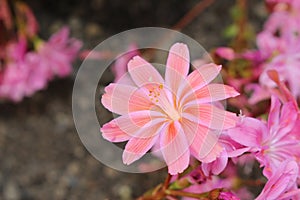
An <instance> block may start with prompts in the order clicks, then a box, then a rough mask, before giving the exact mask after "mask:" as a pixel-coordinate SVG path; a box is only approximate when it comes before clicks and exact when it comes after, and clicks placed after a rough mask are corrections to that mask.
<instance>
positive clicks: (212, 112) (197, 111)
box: [183, 104, 238, 130]
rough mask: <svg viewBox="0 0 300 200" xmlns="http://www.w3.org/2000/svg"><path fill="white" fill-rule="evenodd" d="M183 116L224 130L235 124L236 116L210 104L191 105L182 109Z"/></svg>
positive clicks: (212, 127) (209, 126)
mask: <svg viewBox="0 0 300 200" xmlns="http://www.w3.org/2000/svg"><path fill="white" fill-rule="evenodd" d="M183 117H185V118H187V119H189V120H191V121H193V122H195V123H197V124H201V125H203V126H206V127H208V128H211V129H217V130H224V129H228V128H232V127H234V126H235V125H236V122H237V120H238V117H237V116H236V114H235V113H231V112H228V111H225V110H222V109H219V108H217V107H216V106H213V105H211V104H200V105H193V106H190V107H188V108H185V109H184V113H183Z"/></svg>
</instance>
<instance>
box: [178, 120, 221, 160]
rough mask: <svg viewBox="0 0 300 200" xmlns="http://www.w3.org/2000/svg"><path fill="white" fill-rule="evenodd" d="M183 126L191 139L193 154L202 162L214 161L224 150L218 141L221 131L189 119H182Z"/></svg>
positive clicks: (190, 144)
mask: <svg viewBox="0 0 300 200" xmlns="http://www.w3.org/2000/svg"><path fill="white" fill-rule="evenodd" d="M181 124H182V127H183V129H184V132H185V133H186V135H188V136H189V137H188V139H189V142H188V143H189V148H190V152H191V154H192V155H193V156H194V157H195V158H197V159H198V160H199V161H201V162H212V161H214V160H215V159H216V158H217V156H218V155H219V154H220V153H221V152H222V150H223V148H222V147H221V146H220V145H219V143H218V136H219V134H220V132H215V131H212V130H211V129H209V128H207V127H204V126H202V125H199V124H197V123H195V122H192V121H190V120H189V119H186V118H183V119H182V123H181Z"/></svg>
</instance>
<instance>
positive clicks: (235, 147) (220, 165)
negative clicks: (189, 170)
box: [201, 134, 249, 176]
mask: <svg viewBox="0 0 300 200" xmlns="http://www.w3.org/2000/svg"><path fill="white" fill-rule="evenodd" d="M219 143H220V145H221V146H222V147H223V151H222V152H221V154H220V156H219V157H218V158H217V159H216V160H215V161H213V162H210V163H202V165H201V166H202V170H203V172H204V174H205V175H206V176H210V175H211V174H214V175H219V174H220V173H221V172H222V171H223V170H224V169H225V168H226V166H227V163H228V159H229V158H236V157H238V156H240V155H242V154H243V153H245V152H246V151H248V150H249V148H247V147H243V146H242V145H240V144H238V143H236V142H235V141H233V140H232V139H231V138H230V137H228V136H227V135H226V134H223V135H221V137H220V138H219Z"/></svg>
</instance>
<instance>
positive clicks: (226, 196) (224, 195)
mask: <svg viewBox="0 0 300 200" xmlns="http://www.w3.org/2000/svg"><path fill="white" fill-rule="evenodd" d="M218 199H219V200H240V198H238V197H237V196H236V195H235V194H233V193H232V192H220V194H219V197H218Z"/></svg>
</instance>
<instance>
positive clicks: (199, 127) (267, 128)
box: [101, 0, 300, 200]
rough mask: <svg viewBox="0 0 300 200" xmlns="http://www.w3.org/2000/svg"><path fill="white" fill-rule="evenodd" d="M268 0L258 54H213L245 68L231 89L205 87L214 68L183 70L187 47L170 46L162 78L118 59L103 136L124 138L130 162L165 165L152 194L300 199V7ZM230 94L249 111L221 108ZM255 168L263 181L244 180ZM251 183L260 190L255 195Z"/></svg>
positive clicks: (141, 63)
mask: <svg viewBox="0 0 300 200" xmlns="http://www.w3.org/2000/svg"><path fill="white" fill-rule="evenodd" d="M266 3H267V5H268V7H269V8H270V9H271V11H272V12H271V15H270V17H269V19H268V20H267V22H266V24H265V26H264V30H263V31H262V32H261V33H259V34H258V35H257V46H258V49H256V50H248V49H246V50H245V51H243V52H234V50H233V49H231V48H227V47H221V48H218V49H217V50H216V51H215V52H214V54H215V55H217V56H218V57H221V58H222V59H225V60H227V61H228V63H230V62H232V61H233V62H235V64H236V63H242V64H247V65H246V66H247V67H248V68H249V67H250V71H249V73H245V74H246V75H241V76H240V77H239V78H238V79H236V77H230V73H229V75H227V76H226V77H225V81H226V82H227V83H228V85H224V84H216V83H211V82H212V80H213V79H215V78H216V76H217V75H218V74H219V73H220V71H221V69H222V67H221V66H220V65H216V64H213V63H210V64H203V65H200V66H197V67H196V68H195V69H194V70H193V71H192V72H191V73H190V74H189V73H188V72H189V68H190V60H189V59H190V57H189V50H188V47H187V46H186V45H185V44H182V43H176V44H174V45H173V46H172V47H171V48H170V52H169V56H168V59H167V64H166V72H165V75H164V78H163V77H162V76H161V74H160V73H159V72H158V71H157V70H156V69H155V68H154V67H153V66H152V65H151V64H150V63H148V62H147V61H145V60H144V59H142V58H141V57H139V56H135V57H133V58H132V59H131V60H129V59H128V60H129V61H128V65H127V66H125V65H124V62H122V64H121V67H120V69H121V71H119V72H120V73H119V74H116V77H118V80H117V81H116V82H115V83H112V84H110V85H108V86H107V87H106V88H105V94H104V95H103V96H102V99H101V101H102V104H103V105H104V106H105V107H106V108H107V109H108V110H110V111H112V112H114V113H116V114H118V115H120V116H119V117H117V118H115V119H113V120H112V121H110V122H108V123H106V124H104V125H103V126H102V128H101V132H102V135H103V137H104V138H105V139H106V140H108V141H111V142H124V141H128V142H127V144H126V146H125V149H124V152H123V162H124V163H125V164H131V163H132V162H134V161H136V160H138V159H140V158H141V157H142V156H144V155H145V154H146V153H147V152H148V151H150V150H151V152H152V153H154V154H155V155H157V156H159V157H160V158H161V159H162V160H164V161H165V163H166V164H167V166H168V173H169V174H170V175H171V176H172V178H171V180H170V182H169V184H168V185H167V187H163V188H160V189H161V190H158V191H159V192H157V191H156V193H152V194H150V197H151V198H153V199H156V198H157V199H160V198H161V197H162V196H163V197H167V198H168V199H174V196H180V195H181V196H184V198H185V199H194V198H199V199H221V200H230V199H231V200H238V199H256V200H288V199H293V200H298V199H300V189H299V188H298V187H299V184H300V110H299V106H298V100H299V97H300V81H299V80H300V67H299V66H300V57H299V56H300V54H299V52H298V49H299V50H300V13H299V12H300V3H299V1H297V0H294V1H293V0H268V1H267V2H266ZM131 57H132V55H131ZM236 61H239V62H236ZM126 63H127V61H126ZM201 63H203V62H201ZM124 66H125V67H128V74H126V73H125V72H126V71H127V70H126V68H125V67H124ZM237 67H239V65H237ZM114 70H115V71H116V70H117V68H116V67H115V69H114ZM227 70H228V69H227ZM229 70H230V69H229ZM239 70H240V69H239ZM120 74H124V75H123V76H120ZM249 74H250V76H249ZM229 85H231V86H229ZM234 88H235V89H234ZM237 91H238V92H237ZM239 92H240V93H241V95H239ZM229 98H230V100H232V101H230V102H229V103H231V106H232V107H235V108H236V109H239V110H243V111H244V110H245V111H246V112H245V115H244V114H242V112H241V113H240V114H239V116H237V115H236V114H235V113H232V112H228V111H226V110H225V109H224V108H223V107H222V106H221V104H220V103H219V101H221V100H225V99H229ZM235 99H238V100H235ZM264 99H265V100H268V102H267V103H265V104H264V105H265V108H263V109H262V111H261V112H259V113H254V112H252V111H253V110H254V109H251V108H249V107H250V106H251V105H252V106H253V107H255V106H257V105H256V103H257V102H260V101H261V100H264ZM256 164H258V165H259V167H256V168H255V166H256ZM253 169H256V170H258V171H259V170H260V169H261V171H262V175H258V174H259V173H257V172H256V174H255V176H257V177H258V178H257V179H247V178H245V177H247V175H248V176H249V174H251V173H253V172H252V170H253ZM243 176H244V177H243ZM249 186H255V187H257V188H262V189H257V190H258V191H260V193H257V194H253V193H251V192H250V190H249ZM164 192H165V193H164ZM148 195H149V194H148ZM151 195H152V196H151ZM155 195H157V196H155ZM164 195H165V196H164ZM151 198H150V199H151ZM141 199H143V198H141ZM145 199H147V198H145Z"/></svg>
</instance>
